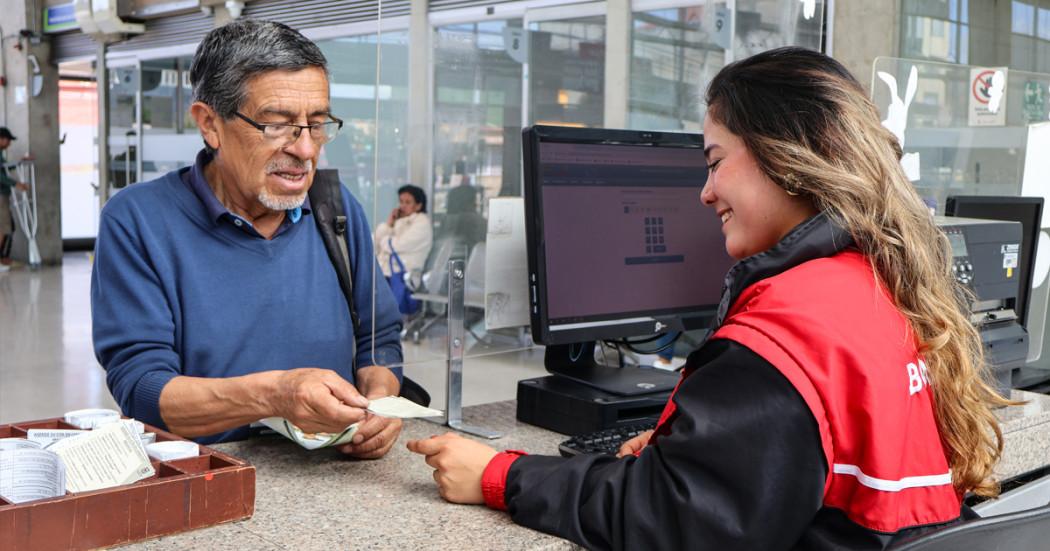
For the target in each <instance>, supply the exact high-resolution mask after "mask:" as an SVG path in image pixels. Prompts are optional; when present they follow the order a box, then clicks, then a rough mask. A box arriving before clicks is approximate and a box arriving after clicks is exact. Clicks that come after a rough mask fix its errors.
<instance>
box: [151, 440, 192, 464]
mask: <svg viewBox="0 0 1050 551" xmlns="http://www.w3.org/2000/svg"><path fill="white" fill-rule="evenodd" d="M146 454H147V455H149V456H150V457H152V458H153V459H156V460H157V461H175V460H176V459H186V458H187V457H197V456H198V455H200V454H201V447H200V445H198V444H197V443H196V442H187V441H184V440H169V441H167V442H155V443H153V444H146Z"/></svg>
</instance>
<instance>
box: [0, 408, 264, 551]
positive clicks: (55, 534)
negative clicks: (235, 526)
mask: <svg viewBox="0 0 1050 551" xmlns="http://www.w3.org/2000/svg"><path fill="white" fill-rule="evenodd" d="M75 428H77V427H74V426H73V425H70V424H68V423H66V422H65V421H64V420H63V419H62V418H56V419H43V420H40V421H27V422H24V423H12V424H10V425H0V438H11V437H14V438H25V437H26V431H28V430H29V429H75ZM146 432H154V433H156V434H157V442H164V441H166V440H185V439H184V438H181V437H179V436H176V435H174V434H171V433H169V432H165V431H162V430H160V429H157V428H156V427H151V426H149V425H146ZM152 463H153V469H154V470H155V471H156V473H155V474H154V475H153V476H152V477H150V478H146V479H143V480H140V481H138V482H135V483H134V484H128V485H126V486H117V487H115V488H107V489H104V490H95V491H92V492H81V493H78V494H72V493H69V492H66V495H64V496H60V497H54V498H50V499H40V500H36V501H30V502H26V503H22V504H18V505H16V504H13V503H11V502H9V501H6V500H4V498H3V497H0V549H33V550H38V549H40V550H44V549H93V548H96V547H105V546H110V545H119V544H124V543H130V542H133V541H139V540H144V539H149V538H156V537H159V536H165V535H169V534H175V533H178V532H185V531H187V530H194V529H197V528H203V527H205V526H213V525H215V524H220V523H223V522H230V521H234V520H241V519H246V518H249V517H251V516H252V513H254V512H255V467H253V466H252V465H250V464H249V463H248V462H247V461H244V460H242V459H238V458H236V457H232V456H230V455H226V454H224V453H222V452H220V451H217V450H213V449H211V448H209V447H207V446H201V447H200V456H199V457H191V458H187V459H179V460H176V461H157V460H152Z"/></svg>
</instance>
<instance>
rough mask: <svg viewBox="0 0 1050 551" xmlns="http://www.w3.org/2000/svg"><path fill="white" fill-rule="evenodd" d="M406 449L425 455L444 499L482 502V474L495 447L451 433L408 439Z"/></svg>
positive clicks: (494, 452)
mask: <svg viewBox="0 0 1050 551" xmlns="http://www.w3.org/2000/svg"><path fill="white" fill-rule="evenodd" d="M408 449H409V450H410V451H413V452H415V453H418V454H421V455H425V456H426V458H427V465H430V466H431V467H434V481H435V482H437V485H438V492H439V493H440V494H441V497H443V498H445V500H446V501H451V502H452V503H468V504H481V503H485V496H484V494H483V493H482V491H481V476H482V475H483V474H484V473H485V467H487V466H488V464H489V461H491V460H492V458H493V457H495V456H496V453H497V452H496V450H494V449H492V448H491V447H489V446H486V445H485V444H482V443H480V442H475V441H473V440H468V439H466V438H463V437H462V436H459V435H456V434H452V433H451V432H448V433H445V434H443V435H441V436H431V437H430V438H428V439H426V440H411V441H409V443H408Z"/></svg>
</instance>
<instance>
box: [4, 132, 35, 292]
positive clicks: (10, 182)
mask: <svg viewBox="0 0 1050 551" xmlns="http://www.w3.org/2000/svg"><path fill="white" fill-rule="evenodd" d="M16 139H17V138H15V136H14V135H13V134H11V131H10V130H8V129H7V127H5V126H0V273H3V272H6V271H8V270H10V269H11V242H12V241H13V240H14V235H13V233H14V217H13V215H12V214H11V190H12V188H15V187H18V188H19V189H26V188H27V187H28V186H26V184H24V183H22V182H19V181H18V180H15V179H14V178H12V177H11V176H10V174H8V167H7V158H6V156H5V151H6V150H7V147H8V146H10V145H11V142H12V141H14V140H16Z"/></svg>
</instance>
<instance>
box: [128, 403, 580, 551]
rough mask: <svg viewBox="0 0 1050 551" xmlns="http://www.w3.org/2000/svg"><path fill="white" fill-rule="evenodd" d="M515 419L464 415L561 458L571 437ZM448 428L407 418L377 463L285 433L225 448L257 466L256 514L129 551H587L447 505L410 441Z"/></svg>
mask: <svg viewBox="0 0 1050 551" xmlns="http://www.w3.org/2000/svg"><path fill="white" fill-rule="evenodd" d="M514 413H515V411H514V402H497V403H494V404H485V405H479V406H472V407H468V408H464V410H463V417H464V420H465V421H467V422H468V423H470V424H474V425H479V426H483V427H486V428H491V429H495V430H499V431H502V432H503V433H504V435H505V436H504V437H503V438H500V439H498V440H489V441H487V443H489V444H491V445H493V446H494V447H496V448H497V449H501V450H503V449H523V450H527V451H530V452H533V453H546V454H556V453H557V446H558V443H559V442H561V441H562V440H564V439H565V437H564V436H562V435H560V434H556V433H553V432H550V431H546V430H543V429H540V428H537V427H534V426H531V425H526V424H522V423H518V421H517V420H516V419H515V418H514ZM448 430H449V429H448V428H447V427H443V426H440V425H436V424H433V423H429V422H427V421H422V420H408V421H406V422H405V427H404V430H403V431H402V433H401V437H400V438H399V439H398V442H397V444H395V445H394V447H393V449H391V451H390V453H389V454H387V456H386V457H384V458H382V459H379V460H376V461H361V460H354V459H347V458H346V457H344V456H343V455H342V454H340V453H339V452H337V451H335V450H330V449H323V450H317V451H312V452H311V451H307V450H304V449H302V448H300V447H299V446H297V445H296V444H294V443H292V442H291V441H289V440H286V439H284V438H282V437H266V438H255V439H252V440H247V441H243V442H233V443H228V444H216V445H214V446H213V447H214V448H216V449H218V450H220V451H223V452H225V453H228V454H231V455H233V456H236V457H239V458H241V459H245V460H247V461H249V462H250V463H252V464H253V465H254V466H255V469H256V482H255V495H256V499H255V514H254V515H253V516H252V518H250V519H248V520H245V521H241V522H235V523H230V524H223V525H219V526H214V527H211V528H205V529H202V530H196V531H192V532H186V533H182V534H177V535H174V536H168V537H164V538H160V539H156V540H150V541H145V542H140V543H137V544H133V545H129V546H126V547H123V548H122V549H180V550H181V549H238V550H243V551H248V550H254V549H264V550H271V549H295V550H309V549H324V550H330V549H403V550H407V549H413V550H415V549H434V550H445V551H447V550H453V549H541V550H552V551H553V550H561V549H578V547H577V546H575V545H574V544H572V543H570V542H568V541H566V540H563V539H560V538H556V537H553V536H549V535H546V534H543V533H541V532H536V531H534V530H531V529H529V528H524V527H522V526H518V525H516V524H514V523H513V522H511V520H510V517H509V516H508V515H507V514H506V513H503V512H500V511H494V510H491V509H488V508H487V507H484V506H480V505H475V506H468V505H454V504H451V503H448V502H446V501H445V500H443V499H441V496H440V495H438V492H437V486H436V485H435V484H434V479H433V476H432V473H433V469H431V468H430V467H429V466H427V464H426V463H425V462H424V461H423V458H422V457H421V456H419V455H416V454H413V453H411V452H409V451H408V450H407V449H406V448H405V443H406V442H407V441H408V440H411V439H416V438H425V437H428V436H430V435H432V434H443V433H444V432H446V431H448ZM478 440H481V439H478ZM482 441H483V440H482Z"/></svg>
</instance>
